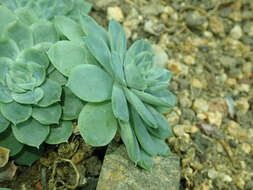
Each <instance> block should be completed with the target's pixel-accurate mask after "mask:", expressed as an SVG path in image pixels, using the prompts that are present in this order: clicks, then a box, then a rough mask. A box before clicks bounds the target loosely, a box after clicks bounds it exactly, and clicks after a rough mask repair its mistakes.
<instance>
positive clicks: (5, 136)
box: [0, 127, 24, 156]
mask: <svg viewBox="0 0 253 190" xmlns="http://www.w3.org/2000/svg"><path fill="white" fill-rule="evenodd" d="M0 146H2V147H4V148H7V149H9V150H10V156H14V155H16V154H17V153H19V152H20V151H21V150H22V148H23V146H24V145H23V144H22V143H20V142H19V141H18V140H17V139H16V138H15V136H14V135H13V133H12V131H11V127H9V128H8V129H6V130H5V131H4V132H2V133H0Z"/></svg>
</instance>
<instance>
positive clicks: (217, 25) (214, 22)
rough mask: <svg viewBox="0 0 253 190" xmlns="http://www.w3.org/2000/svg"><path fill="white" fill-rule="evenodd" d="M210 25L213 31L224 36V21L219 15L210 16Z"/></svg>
mask: <svg viewBox="0 0 253 190" xmlns="http://www.w3.org/2000/svg"><path fill="white" fill-rule="evenodd" d="M209 26H210V29H211V30H212V32H213V33H215V34H218V35H220V36H224V34H225V29H224V26H223V23H222V21H221V20H220V19H219V18H218V17H216V16H212V17H210V18H209Z"/></svg>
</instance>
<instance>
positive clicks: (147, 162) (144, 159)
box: [138, 149, 153, 170]
mask: <svg viewBox="0 0 253 190" xmlns="http://www.w3.org/2000/svg"><path fill="white" fill-rule="evenodd" d="M140 152H141V158H140V161H139V162H138V165H139V166H140V167H142V168H144V169H146V170H150V169H151V168H152V167H153V159H152V157H151V156H149V155H148V154H147V153H146V152H145V151H143V150H142V149H140Z"/></svg>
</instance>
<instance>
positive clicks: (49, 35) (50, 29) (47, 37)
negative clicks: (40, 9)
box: [31, 20, 59, 44]
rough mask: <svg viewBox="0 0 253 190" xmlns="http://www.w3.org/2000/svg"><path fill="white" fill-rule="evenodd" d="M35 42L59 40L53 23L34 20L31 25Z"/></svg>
mask: <svg viewBox="0 0 253 190" xmlns="http://www.w3.org/2000/svg"><path fill="white" fill-rule="evenodd" d="M31 27H32V31H33V37H34V42H35V44H39V43H41V42H51V43H55V42H57V41H58V40H59V36H58V34H57V32H56V29H55V28H54V26H53V24H52V23H51V22H49V21H46V20H41V21H36V23H34V24H33V25H32V26H31Z"/></svg>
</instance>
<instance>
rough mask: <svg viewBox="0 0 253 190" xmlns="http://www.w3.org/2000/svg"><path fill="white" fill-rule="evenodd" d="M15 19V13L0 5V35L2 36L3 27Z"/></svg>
mask: <svg viewBox="0 0 253 190" xmlns="http://www.w3.org/2000/svg"><path fill="white" fill-rule="evenodd" d="M16 19H17V17H16V15H15V14H14V13H13V12H12V11H11V10H9V9H7V8H6V7H4V6H0V36H2V32H3V31H4V29H5V27H7V25H8V24H9V23H11V22H13V21H15V20H16Z"/></svg>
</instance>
